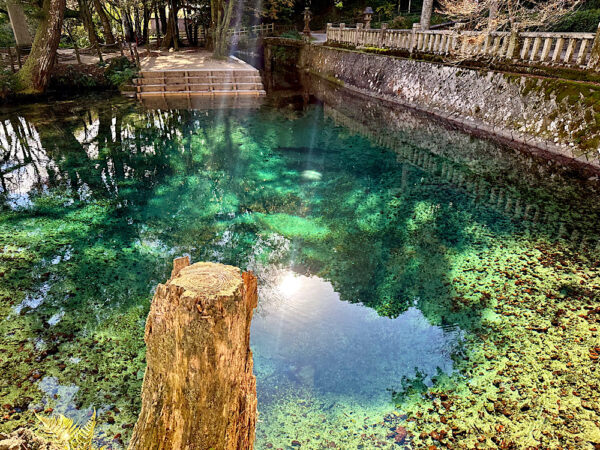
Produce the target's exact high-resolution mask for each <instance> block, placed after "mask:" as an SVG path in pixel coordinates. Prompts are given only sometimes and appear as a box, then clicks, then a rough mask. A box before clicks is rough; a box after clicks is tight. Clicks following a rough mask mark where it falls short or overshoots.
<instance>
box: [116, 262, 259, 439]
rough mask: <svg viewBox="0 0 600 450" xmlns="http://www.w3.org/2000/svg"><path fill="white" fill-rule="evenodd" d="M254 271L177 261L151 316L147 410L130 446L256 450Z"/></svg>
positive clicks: (147, 336)
mask: <svg viewBox="0 0 600 450" xmlns="http://www.w3.org/2000/svg"><path fill="white" fill-rule="evenodd" d="M256 304H257V288H256V277H255V276H254V275H253V274H252V273H251V272H245V273H241V271H240V269H238V268H236V267H232V266H225V265H222V264H214V263H196V264H193V265H190V261H189V258H188V257H185V258H178V259H176V260H175V261H174V267H173V272H172V275H171V278H170V279H169V281H167V283H166V284H159V285H158V287H157V289H156V293H155V294H154V298H153V300H152V304H151V306H150V313H149V314H148V319H147V321H146V332H145V336H144V339H145V341H146V349H147V350H146V360H147V367H146V373H145V375H144V383H143V385H142V409H141V412H140V416H139V418H138V421H137V423H136V425H135V428H134V430H133V437H132V438H131V442H130V444H129V447H128V448H129V450H158V449H160V450H167V449H216V450H237V449H244V450H246V449H248V450H251V449H252V448H253V446H254V431H255V425H256V403H257V402H256V379H255V377H254V375H253V374H252V366H253V362H252V352H251V351H250V323H251V321H252V314H253V310H254V308H255V307H256Z"/></svg>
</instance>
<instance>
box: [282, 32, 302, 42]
mask: <svg viewBox="0 0 600 450" xmlns="http://www.w3.org/2000/svg"><path fill="white" fill-rule="evenodd" d="M281 37H282V38H285V39H295V40H298V41H301V40H302V34H300V32H299V31H297V30H290V31H285V32H284V33H282V34H281Z"/></svg>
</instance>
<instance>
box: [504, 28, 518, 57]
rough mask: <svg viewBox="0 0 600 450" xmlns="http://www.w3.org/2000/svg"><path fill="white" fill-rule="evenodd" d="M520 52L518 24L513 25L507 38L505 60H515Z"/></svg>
mask: <svg viewBox="0 0 600 450" xmlns="http://www.w3.org/2000/svg"><path fill="white" fill-rule="evenodd" d="M520 52H521V48H520V45H519V24H518V23H513V25H512V27H511V29H510V36H509V37H508V47H507V49H506V59H517V58H518V57H519V54H520Z"/></svg>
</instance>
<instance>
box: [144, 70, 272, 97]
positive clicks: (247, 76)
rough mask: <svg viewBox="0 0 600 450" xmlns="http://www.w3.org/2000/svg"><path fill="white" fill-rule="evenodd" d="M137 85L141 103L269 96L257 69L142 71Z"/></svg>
mask: <svg viewBox="0 0 600 450" xmlns="http://www.w3.org/2000/svg"><path fill="white" fill-rule="evenodd" d="M134 82H135V89H136V97H137V98H138V99H144V98H149V97H156V96H161V97H167V96H184V97H192V96H211V97H216V96H236V97H237V96H254V97H261V96H263V95H265V90H264V87H263V84H262V80H261V78H260V73H259V72H258V70H256V69H254V68H243V69H190V70H164V71H156V70H154V71H144V70H142V71H141V72H140V74H139V76H138V78H137V79H136V80H134Z"/></svg>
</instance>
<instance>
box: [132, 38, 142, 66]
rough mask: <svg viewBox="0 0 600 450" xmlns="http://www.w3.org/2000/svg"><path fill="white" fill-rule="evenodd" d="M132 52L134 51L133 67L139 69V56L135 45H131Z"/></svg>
mask: <svg viewBox="0 0 600 450" xmlns="http://www.w3.org/2000/svg"><path fill="white" fill-rule="evenodd" d="M133 50H134V51H135V65H136V66H137V68H138V69H139V68H140V67H142V66H141V65H140V54H139V53H138V48H137V43H136V44H133Z"/></svg>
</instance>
